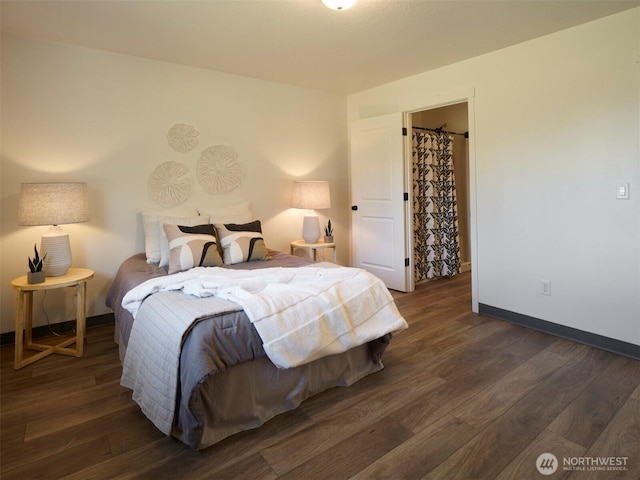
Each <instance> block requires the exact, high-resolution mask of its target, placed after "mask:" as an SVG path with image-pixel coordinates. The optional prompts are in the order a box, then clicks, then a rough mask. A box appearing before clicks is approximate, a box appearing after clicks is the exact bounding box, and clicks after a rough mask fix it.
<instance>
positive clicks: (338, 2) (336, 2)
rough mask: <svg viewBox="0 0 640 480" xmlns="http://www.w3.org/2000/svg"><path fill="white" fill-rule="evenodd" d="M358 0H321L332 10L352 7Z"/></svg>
mask: <svg viewBox="0 0 640 480" xmlns="http://www.w3.org/2000/svg"><path fill="white" fill-rule="evenodd" d="M357 1H358V0H322V3H324V4H325V5H326V6H327V7H329V8H330V9H332V10H346V9H347V8H351V7H353V5H354V4H355V3H356V2H357Z"/></svg>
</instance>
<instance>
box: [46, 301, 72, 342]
mask: <svg viewBox="0 0 640 480" xmlns="http://www.w3.org/2000/svg"><path fill="white" fill-rule="evenodd" d="M43 293H44V295H43V296H42V302H41V303H40V308H41V310H42V313H43V314H44V318H45V320H46V321H47V326H48V327H49V332H51V334H52V335H55V336H56V337H64V336H65V335H66V333H57V332H56V331H55V330H54V329H53V327H52V326H51V323H50V322H49V314H48V313H47V310H46V309H45V308H44V301H45V300H46V298H47V291H46V290H44V291H43ZM73 305H74V307H75V305H76V297H75V296H74V297H73ZM71 331H72V332H73V333H74V334H75V333H76V322H74V323H73V327H72V329H71Z"/></svg>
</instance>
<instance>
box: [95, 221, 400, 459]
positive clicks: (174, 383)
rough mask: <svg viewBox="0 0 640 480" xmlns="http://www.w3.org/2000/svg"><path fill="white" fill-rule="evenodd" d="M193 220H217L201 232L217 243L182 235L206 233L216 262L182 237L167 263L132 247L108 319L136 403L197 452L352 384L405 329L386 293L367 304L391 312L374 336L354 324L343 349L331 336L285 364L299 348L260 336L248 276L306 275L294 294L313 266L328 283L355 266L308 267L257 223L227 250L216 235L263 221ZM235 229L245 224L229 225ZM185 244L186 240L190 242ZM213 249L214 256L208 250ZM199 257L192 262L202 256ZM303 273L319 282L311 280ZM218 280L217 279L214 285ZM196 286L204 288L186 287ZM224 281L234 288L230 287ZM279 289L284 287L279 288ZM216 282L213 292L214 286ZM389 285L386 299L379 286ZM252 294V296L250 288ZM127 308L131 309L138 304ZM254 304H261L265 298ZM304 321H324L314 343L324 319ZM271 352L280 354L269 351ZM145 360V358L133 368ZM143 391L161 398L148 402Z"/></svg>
mask: <svg viewBox="0 0 640 480" xmlns="http://www.w3.org/2000/svg"><path fill="white" fill-rule="evenodd" d="M199 213H201V212H199ZM198 216H199V217H201V218H199V219H195V218H192V219H191V221H190V223H191V225H192V226H193V227H194V228H196V229H198V228H201V226H202V221H203V218H204V219H206V220H209V221H211V222H212V223H210V224H209V225H210V226H211V225H214V224H215V225H216V227H217V231H216V229H214V230H210V229H209V230H208V232H209V231H210V232H211V237H215V239H214V238H209V239H208V240H207V238H206V237H203V235H202V234H200V233H192V232H193V230H191V231H190V233H189V234H188V235H189V238H190V239H191V238H195V237H198V236H200V237H203V238H205V240H207V241H205V242H204V243H206V244H208V246H209V247H211V248H215V249H216V250H217V251H218V253H219V254H220V255H219V258H218V257H217V256H216V259H215V260H211V259H209V260H207V261H205V264H206V266H200V265H190V263H189V262H190V261H191V260H189V259H188V258H187V257H189V255H190V253H189V255H185V248H187V247H185V243H184V238H183V237H184V236H186V235H184V236H183V237H181V238H182V239H181V242H182V244H180V242H178V244H180V245H179V247H180V248H178V250H181V251H182V254H181V255H178V256H177V258H178V260H176V258H174V259H173V260H169V264H168V265H167V264H166V258H165V261H164V262H160V261H158V263H155V260H156V256H155V255H154V253H153V252H152V251H151V250H152V249H150V248H149V245H148V243H149V242H147V244H146V248H145V250H146V251H145V253H140V254H136V255H133V256H131V257H130V258H128V259H126V260H125V261H124V262H123V263H122V264H121V265H120V267H119V269H118V272H117V274H116V277H115V278H114V281H113V283H112V285H111V287H110V290H109V292H108V295H107V300H106V303H107V306H109V307H110V308H111V309H112V310H113V311H114V315H115V322H116V323H115V341H116V343H117V344H118V346H119V353H120V358H121V360H122V361H123V378H122V384H123V385H125V386H127V387H129V388H131V389H132V390H133V398H134V400H136V402H137V403H138V404H139V405H140V406H141V409H142V411H143V412H144V413H145V415H146V416H147V417H148V418H149V419H150V420H151V421H152V422H153V423H154V424H155V425H156V427H158V428H159V429H160V430H161V431H163V432H164V433H166V434H168V435H172V436H174V437H176V438H177V439H179V440H181V441H182V442H184V443H186V444H187V445H189V446H191V447H192V448H194V449H203V448H206V447H208V446H210V445H213V444H214V443H217V442H219V441H220V440H222V439H224V438H226V437H228V436H230V435H233V434H235V433H238V432H240V431H244V430H248V429H252V428H257V427H259V426H260V425H262V424H263V423H265V422H266V421H268V420H269V419H271V418H273V417H274V416H276V415H278V414H280V413H283V412H286V411H289V410H292V409H295V408H297V406H298V405H299V404H300V403H301V402H303V401H304V400H305V399H307V398H309V397H311V396H313V395H315V394H317V393H319V392H322V391H323V390H326V389H328V388H332V387H336V386H343V387H346V386H349V385H352V384H353V383H355V382H357V381H358V380H360V379H362V378H363V377H365V376H367V375H369V374H372V373H375V372H377V371H379V370H381V369H382V368H383V364H382V361H381V359H382V354H383V352H384V350H385V348H386V346H387V345H388V344H389V341H390V339H391V337H392V335H393V333H395V332H397V331H400V330H402V329H404V328H406V322H404V319H402V317H401V316H400V315H399V313H397V309H395V305H394V304H393V300H391V303H390V304H388V303H386V302H387V301H386V300H384V302H382V303H380V302H378V300H373V301H372V302H371V303H376V302H377V303H379V304H378V305H374V306H372V307H371V310H372V311H373V310H379V311H381V312H382V311H383V309H384V310H388V312H387V313H386V314H385V315H382V316H379V318H378V319H377V321H378V320H379V323H381V322H384V323H385V327H384V328H385V330H380V332H382V333H381V334H379V335H378V334H376V335H373V333H372V332H374V330H373V327H367V328H369V331H367V332H366V333H367V335H368V336H369V337H371V338H369V337H366V338H367V341H361V340H363V339H365V337H364V336H362V335H360V334H352V333H351V332H350V333H349V335H345V336H343V337H341V338H340V340H339V342H338V343H342V342H343V339H344V337H358V336H359V335H360V337H359V338H351V339H349V343H348V344H347V343H345V345H343V346H342V347H341V348H340V349H339V350H335V349H334V347H335V345H336V342H335V341H334V342H333V343H331V344H330V347H331V348H329V347H328V346H326V345H324V344H323V347H322V348H325V350H324V351H321V352H320V353H316V354H314V355H315V356H312V357H309V358H310V360H309V359H307V360H304V359H298V358H294V359H293V360H289V357H295V354H291V352H296V351H297V350H296V348H292V349H291V351H287V348H286V346H287V345H289V344H288V343H283V344H280V343H278V342H281V341H282V340H281V337H282V336H281V335H280V334H278V335H276V336H277V337H278V340H276V341H273V342H271V341H269V340H264V338H265V333H264V331H263V330H264V329H265V328H271V327H270V326H269V327H265V326H261V325H262V324H261V323H260V321H256V315H257V314H256V312H255V308H254V307H251V306H250V305H249V304H246V303H243V302H246V300H244V297H243V295H244V294H245V293H246V292H247V290H249V291H252V290H251V288H253V286H254V284H255V282H256V281H258V282H262V280H261V279H262V278H265V279H266V280H264V282H265V285H266V284H269V285H270V286H271V285H272V283H273V278H274V277H273V276H274V275H276V276H277V277H278V278H279V277H282V276H283V275H285V276H287V280H286V282H287V283H294V282H293V280H292V279H293V278H298V277H300V278H302V279H303V280H301V281H303V282H307V283H303V284H302V287H301V288H298V293H299V292H301V291H305V290H306V289H307V285H308V284H309V278H310V277H309V272H310V273H311V274H312V275H317V274H320V275H322V277H323V278H325V277H326V278H327V281H326V284H327V285H328V287H327V289H329V288H330V289H333V288H334V286H333V284H334V283H336V284H337V283H341V280H340V282H336V281H335V280H332V278H333V277H331V275H337V274H338V273H339V272H342V271H343V270H344V271H345V272H344V273H347V274H354V273H353V272H354V271H355V270H356V269H346V268H344V267H337V266H335V265H333V264H328V263H321V264H316V263H313V262H310V261H309V260H306V259H303V258H300V257H295V256H291V255H288V254H284V253H281V252H277V251H274V250H271V249H268V248H266V246H265V245H264V241H263V239H262V238H261V232H259V231H257V232H256V231H254V233H253V234H251V235H250V236H251V241H250V242H248V243H247V244H246V245H244V246H245V247H247V248H244V253H240V256H239V257H236V258H232V257H233V255H234V253H233V252H231V253H230V252H229V251H227V250H228V249H226V248H222V247H221V244H222V243H224V238H223V236H222V235H220V234H219V233H220V232H221V231H224V230H225V228H226V227H229V228H231V231H232V232H233V233H232V235H231V236H232V237H234V239H236V240H237V236H238V231H240V232H244V233H246V230H247V229H249V230H250V229H251V228H253V229H254V230H260V225H259V222H258V223H257V227H256V223H255V222H249V223H245V224H233V223H227V224H221V223H218V222H217V221H216V220H218V221H219V220H220V217H221V215H220V214H219V213H218V214H217V217H216V218H213V216H212V215H198ZM186 218H187V217H182V218H180V217H179V216H175V217H174V218H173V220H171V221H172V222H175V223H172V224H168V223H165V222H167V221H169V220H168V218H167V217H166V216H165V217H164V218H163V217H162V216H158V217H157V219H156V220H157V223H156V224H155V225H151V226H149V229H151V228H155V229H156V230H158V229H159V228H161V226H162V228H166V227H168V226H169V225H180V224H182V223H189V222H187V221H186ZM222 218H223V219H224V220H229V216H226V217H225V216H224V215H223V216H222ZM232 218H233V219H236V220H237V219H238V218H240V219H245V216H240V217H238V215H235V217H234V216H232ZM238 226H241V227H242V228H236V227H238ZM251 226H253V227H251ZM171 228H175V227H171ZM234 228H235V230H234ZM150 231H151V230H150ZM167 232H169V230H167ZM227 233H228V232H227ZM145 235H147V231H146V230H145ZM227 238H229V236H228V237H227ZM256 239H258V240H256ZM164 240H165V241H167V244H168V245H166V246H164V249H165V250H166V252H165V256H166V253H167V252H168V253H175V252H174V250H175V249H176V248H177V247H176V248H171V245H174V244H175V242H174V243H171V235H169V236H168V239H167V238H165V239H164ZM160 243H162V239H160ZM193 243H194V242H191V244H190V245H189V246H188V248H190V249H191V250H193V248H194V247H193ZM196 243H197V242H196ZM201 244H202V242H200V243H198V247H197V248H196V250H198V255H199V257H198V258H199V259H202V258H205V257H207V254H203V253H202V248H201V246H202V245H201ZM249 244H251V245H249ZM227 246H228V245H227ZM236 246H237V245H236ZM167 247H168V249H167ZM247 249H252V252H253V253H252V254H251V255H253V256H254V257H256V256H257V257H259V259H256V258H253V259H252V258H247V257H246V251H247ZM240 250H243V249H242V248H241V249H240ZM256 252H257V253H256ZM236 253H238V252H237V251H236ZM214 255H215V252H213V253H211V256H214ZM251 255H249V257H251ZM174 257H175V256H174ZM194 258H195V256H194ZM185 259H186V260H185ZM176 261H177V262H178V267H177V270H176ZM195 261H196V263H197V262H198V259H196V260H195ZM180 262H182V264H181V265H180ZM207 262H209V263H208V264H207ZM211 262H213V264H212V263H211ZM350 272H351V273H350ZM355 274H357V272H355ZM229 277H230V278H232V279H233V281H232V282H231V283H228V282H227V278H229ZM311 278H312V282H313V284H314V288H315V285H316V283H317V282H316V281H315V279H314V278H313V277H311ZM203 279H204V280H203ZM220 279H223V280H220ZM196 280H197V281H196ZM214 281H215V282H217V283H212V282H214ZM194 282H195V283H196V284H197V285H198V288H199V290H200V292H195V293H194V291H193V284H194ZM243 282H244V283H243ZM276 282H277V280H276ZM231 284H233V285H234V287H228V285H231ZM203 285H204V286H205V287H206V288H204V287H203ZM212 285H215V287H212ZM237 285H241V287H242V288H240V287H237ZM247 285H249V286H247ZM223 287H224V288H223ZM227 287H228V288H227ZM277 287H278V289H279V288H280V286H279V285H277ZM212 288H213V289H214V290H215V291H216V292H215V293H216V294H215V295H212V294H211V291H212ZM245 288H246V289H245ZM278 289H276V290H275V293H273V292H272V295H276V296H275V297H273V298H275V299H276V300H277V301H282V302H284V301H285V300H284V299H285V298H288V296H289V295H290V293H287V292H284V291H283V293H282V294H280V293H279V292H280V290H278ZM266 290H269V289H267V288H263V287H259V288H256V291H260V292H262V291H266ZM221 291H224V292H223V293H224V295H223V294H222V293H220V292H221ZM185 292H187V293H185ZM203 292H204V293H203ZM238 292H242V294H239V293H238ZM385 292H386V295H388V292H387V291H386V289H385ZM234 295H236V296H234ZM238 295H240V297H238ZM323 295H324V293H323ZM250 296H251V297H252V298H253V294H251V295H250ZM374 296H375V297H376V298H378V297H380V298H383V297H384V296H385V295H384V293H380V292H378V293H376V294H375V295H374ZM138 297H139V298H138ZM354 298H355V297H354ZM389 298H390V295H389ZM287 301H289V300H287ZM305 301H306V299H305ZM272 302H273V299H269V303H272ZM263 303H264V302H263ZM294 303H296V305H303V303H304V302H301V301H299V300H295V301H294ZM359 303H369V302H362V301H360V302H359ZM132 304H135V305H136V306H135V308H133V307H132ZM260 308H263V306H262V304H261V307H260ZM269 308H271V307H269ZM287 309H288V307H287ZM337 310H340V309H337ZM375 315H378V313H376V314H375ZM266 316H268V315H265V317H266ZM298 316H300V315H298ZM386 324H388V327H387V325H386ZM269 325H270V324H269ZM368 325H372V324H368ZM296 328H297V327H296ZM305 328H307V327H305ZM312 328H320V330H312V331H314V332H319V333H317V335H316V334H313V335H309V334H308V333H305V334H304V335H306V336H307V338H308V339H311V343H313V342H314V341H316V342H317V343H321V342H320V339H322V338H323V337H322V336H323V335H324V334H323V333H322V332H321V330H322V329H324V328H325V327H324V326H323V327H312ZM376 328H377V327H376ZM261 329H262V330H261ZM259 330H260V332H259ZM300 331H303V330H300ZM362 331H364V330H362ZM375 331H376V332H377V331H378V330H375ZM307 332H308V330H307ZM261 335H262V336H261ZM267 335H268V333H267ZM304 335H303V336H304ZM291 336H294V335H293V334H292V335H291ZM294 340H295V339H294ZM305 342H306V340H305ZM325 343H326V342H325ZM282 345H284V347H283V346H282ZM278 349H280V352H279V353H273V352H276V351H277V350H278ZM341 350H344V351H341ZM290 354H291V355H290ZM277 355H280V357H278V356H277ZM283 355H284V356H283ZM172 356H174V357H175V359H174V360H173V362H174V363H170V361H168V360H167V358H168V359H171V357H172ZM145 361H146V362H147V363H148V364H149V366H147V367H145V366H144V365H143V366H139V365H138V364H139V363H140V364H143V363H144V362H145ZM287 362H290V363H287ZM131 365H134V367H131ZM276 365H278V366H276ZM145 368H146V370H145ZM131 372H133V373H131ZM154 382H155V383H154ZM160 391H161V392H160ZM158 392H160V393H158ZM149 394H150V395H151V396H152V397H153V396H156V397H159V398H152V399H151V400H149V398H145V395H147V396H148V395H149Z"/></svg>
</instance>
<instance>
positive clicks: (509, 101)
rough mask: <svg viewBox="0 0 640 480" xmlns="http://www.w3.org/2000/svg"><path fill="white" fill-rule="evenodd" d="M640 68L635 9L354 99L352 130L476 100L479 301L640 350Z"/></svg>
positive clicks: (473, 130)
mask: <svg viewBox="0 0 640 480" xmlns="http://www.w3.org/2000/svg"><path fill="white" fill-rule="evenodd" d="M639 61H640V9H639V8H635V9H632V10H628V11H625V12H622V13H620V14H616V15H613V16H610V17H606V18H603V19H600V20H597V21H594V22H591V23H587V24H584V25H580V26H577V27H575V28H571V29H568V30H564V31H561V32H557V33H555V34H552V35H548V36H545V37H542V38H538V39H536V40H532V41H529V42H525V43H522V44H519V45H516V46H513V47H510V48H505V49H503V50H499V51H496V52H493V53H490V54H487V55H482V56H479V57H476V58H473V59H470V60H467V61H464V62H460V63H457V64H454V65H450V66H448V67H444V68H440V69H437V70H432V71H429V72H425V73H422V74H420V75H415V76H412V77H409V78H405V79H403V80H400V81H397V82H393V83H389V84H386V85H383V86H380V87H378V88H374V89H371V90H367V91H363V92H360V93H357V94H355V95H350V96H349V97H348V119H349V121H350V122H351V121H354V120H357V119H360V118H367V117H373V116H376V115H383V114H388V113H392V112H411V111H416V110H421V109H425V108H427V107H430V106H441V105H442V104H443V103H442V104H440V105H437V104H438V102H444V101H445V100H446V99H451V98H452V97H456V96H458V94H459V92H470V93H464V95H463V96H464V97H465V98H466V96H467V95H470V98H472V110H471V112H472V115H471V117H472V121H471V122H470V130H471V137H472V138H471V139H470V145H472V146H474V147H475V150H474V152H470V154H471V156H472V158H473V160H474V165H473V168H472V175H473V177H472V179H471V182H472V184H473V185H474V189H475V195H474V196H475V198H472V204H475V211H476V219H477V229H476V232H475V237H476V239H477V242H476V243H477V245H476V249H477V255H476V258H475V260H474V262H475V263H474V269H475V270H476V271H475V272H474V275H476V278H477V285H476V287H477V291H478V300H479V302H480V303H482V304H486V305H490V306H493V307H497V308H501V309H505V310H509V311H512V312H516V313H520V314H523V315H528V316H531V317H534V318H539V319H543V320H547V321H550V322H554V323H556V324H560V325H565V326H568V327H573V328H577V329H580V330H584V331H587V332H591V333H595V334H599V335H603V336H605V337H610V338H614V339H617V340H622V341H626V342H630V343H634V344H640V114H639V90H640V85H639V77H638V62H639ZM618 182H629V184H630V186H631V199H630V200H617V199H616V197H615V192H616V184H617V183H618ZM634 192H635V193H634ZM476 267H477V268H476ZM541 279H545V280H550V281H551V293H552V295H551V296H544V295H541V294H540V280H541Z"/></svg>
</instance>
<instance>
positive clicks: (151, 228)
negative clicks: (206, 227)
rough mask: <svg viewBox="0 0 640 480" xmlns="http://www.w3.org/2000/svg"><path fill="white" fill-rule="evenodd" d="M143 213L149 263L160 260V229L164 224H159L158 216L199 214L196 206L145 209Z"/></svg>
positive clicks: (191, 215) (192, 215)
mask: <svg viewBox="0 0 640 480" xmlns="http://www.w3.org/2000/svg"><path fill="white" fill-rule="evenodd" d="M141 213H142V228H143V230H144V251H145V254H146V256H147V263H158V262H159V261H160V240H161V236H160V230H161V229H162V225H158V217H159V216H165V217H195V216H197V215H198V210H196V209H195V208H170V209H164V210H143V211H142V212H141ZM203 223H205V222H203Z"/></svg>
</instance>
